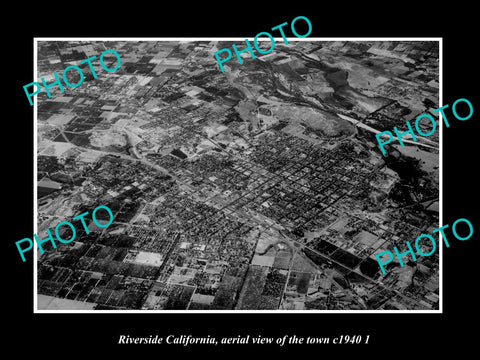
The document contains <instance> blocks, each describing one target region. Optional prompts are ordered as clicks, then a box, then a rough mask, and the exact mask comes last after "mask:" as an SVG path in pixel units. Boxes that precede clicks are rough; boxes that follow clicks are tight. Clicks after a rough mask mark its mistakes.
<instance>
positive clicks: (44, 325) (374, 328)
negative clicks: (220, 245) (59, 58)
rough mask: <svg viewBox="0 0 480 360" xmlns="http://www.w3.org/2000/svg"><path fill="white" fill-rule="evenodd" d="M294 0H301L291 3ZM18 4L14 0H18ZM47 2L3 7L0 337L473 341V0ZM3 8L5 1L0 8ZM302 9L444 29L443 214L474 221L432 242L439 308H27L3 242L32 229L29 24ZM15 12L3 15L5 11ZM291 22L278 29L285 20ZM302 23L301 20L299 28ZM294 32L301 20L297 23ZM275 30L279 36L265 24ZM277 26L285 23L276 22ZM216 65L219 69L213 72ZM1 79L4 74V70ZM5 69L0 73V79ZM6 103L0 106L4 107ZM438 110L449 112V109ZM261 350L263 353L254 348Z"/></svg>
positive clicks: (241, 19) (199, 349) (192, 32)
mask: <svg viewBox="0 0 480 360" xmlns="http://www.w3.org/2000/svg"><path fill="white" fill-rule="evenodd" d="M298 3H299V2H298ZM23 4H25V3H23ZM176 6H177V8H172V6H171V5H168V4H167V3H161V2H157V3H155V2H152V3H141V2H139V1H136V2H131V3H113V2H112V3H111V4H108V5H105V4H103V3H102V4H99V3H81V4H80V3H77V4H76V5H69V6H66V5H65V3H60V4H55V3H54V2H48V4H47V3H43V4H38V5H33V6H29V7H27V6H26V5H25V6H24V8H18V9H14V10H13V11H12V10H11V9H9V10H8V11H5V12H4V17H5V21H4V22H3V23H2V25H1V26H2V29H3V43H4V46H5V47H4V52H3V56H2V65H3V66H2V68H3V71H4V73H5V74H6V75H7V76H6V82H7V84H5V83H4V84H3V104H4V107H3V109H4V111H3V112H2V113H3V125H4V127H6V131H4V134H3V140H4V146H3V149H4V156H3V158H2V160H3V161H2V170H3V171H2V173H3V181H2V182H3V184H4V186H3V190H4V191H5V193H6V196H3V209H4V211H3V218H2V220H3V221H2V222H3V223H4V236H3V239H2V244H3V248H2V250H3V253H2V255H3V256H2V257H3V260H4V263H5V266H4V267H3V268H4V271H3V277H2V282H3V284H2V285H3V288H2V302H4V303H5V304H4V305H3V307H2V309H3V313H4V315H3V321H2V328H3V330H4V332H5V330H6V335H4V337H3V340H4V341H3V343H4V346H5V345H6V346H7V347H11V349H15V350H16V351H17V352H18V351H20V353H21V352H23V351H28V350H30V349H31V350H32V351H34V356H39V355H40V357H41V358H43V357H44V356H45V357H46V356H48V357H49V358H54V359H55V358H60V357H62V358H65V357H70V356H74V355H83V356H93V357H97V356H98V355H104V354H105V355H107V354H108V355H113V356H116V355H119V356H122V357H123V355H125V356H129V355H137V354H140V355H141V354H144V353H145V354H146V353H147V352H148V353H150V354H151V355H153V356H155V358H162V357H165V356H168V355H170V354H173V353H175V354H176V355H180V356H181V358H183V356H198V355H199V353H206V354H211V355H214V354H215V353H221V354H223V355H222V356H225V355H229V354H241V353H246V352H249V353H252V354H259V353H262V354H263V353H265V355H270V356H278V353H279V352H281V353H283V354H284V355H298V354H304V353H305V354H307V352H308V353H310V355H313V356H315V358H323V357H324V356H325V355H339V356H343V355H345V354H347V353H348V354H351V355H360V356H367V355H369V356H381V357H382V358H385V357H388V356H393V357H396V356H397V355H401V356H427V355H433V354H436V353H438V354H440V353H442V352H444V351H445V350H446V349H449V348H452V349H453V350H454V351H458V354H466V353H468V350H469V349H472V348H473V345H474V344H475V340H476V339H475V335H476V333H477V334H478V331H476V330H475V329H476V327H477V325H476V324H475V318H476V317H477V316H476V314H477V308H478V306H479V304H478V301H477V298H476V295H475V293H476V292H478V291H477V289H478V285H477V284H476V283H475V276H476V270H474V267H475V265H476V264H475V263H476V261H475V260H476V258H477V256H478V241H479V235H480V227H479V226H478V223H479V222H478V217H479V216H478V212H475V211H474V208H475V205H476V201H478V199H479V198H480V197H479V196H478V195H479V194H478V193H479V192H478V188H477V187H476V180H477V178H476V175H477V167H478V165H477V164H478V161H477V159H476V154H477V153H478V150H475V148H474V147H475V146H476V145H477V146H478V143H479V141H477V140H476V138H478V133H477V131H476V130H477V129H478V126H477V125H476V124H477V123H478V121H479V120H478V115H479V113H480V102H479V99H478V95H477V93H474V91H473V88H474V86H476V85H477V84H476V81H478V79H479V76H478V72H479V70H478V62H477V43H478V42H477V37H476V36H475V33H478V31H477V32H476V31H475V30H478V26H477V25H478V24H477V23H476V21H478V20H476V19H475V18H474V14H475V12H476V11H475V10H474V9H473V7H470V6H468V5H462V4H461V3H460V2H458V1H457V2H455V3H449V4H448V8H446V7H442V5H440V3H438V2H437V3H436V5H435V6H433V5H430V6H428V5H420V2H418V1H417V2H414V3H409V2H405V1H404V2H398V3H392V2H383V3H381V4H379V5H376V4H374V3H372V2H365V3H362V2H355V5H349V4H348V3H346V2H332V3H330V4H325V3H323V2H312V4H310V2H302V4H297V3H295V2H294V3H285V4H284V5H281V4H280V3H275V4H266V3H265V2H264V3H263V5H262V6H260V4H259V3H257V4H255V5H252V6H249V5H247V3H244V2H228V3H227V2H223V3H220V4H214V3H211V2H209V3H206V2H204V3H198V2H196V3H195V5H191V4H188V3H186V2H184V3H178V4H176ZM4 10H6V9H4ZM300 15H302V16H306V17H308V18H309V19H310V21H311V23H312V26H313V32H312V34H311V35H310V37H406V36H409V37H430V36H433V37H443V60H444V63H443V80H444V83H443V103H444V104H450V105H451V104H452V103H453V102H454V101H455V100H457V99H458V98H467V99H469V100H470V101H471V103H472V104H473V107H474V114H473V116H472V117H471V118H470V119H469V120H468V121H464V122H461V121H457V120H454V119H453V120H452V121H450V125H451V126H450V128H448V129H447V128H445V127H444V128H443V145H444V148H443V149H444V150H443V200H444V201H443V214H444V217H443V223H444V224H452V223H453V222H454V221H455V220H456V219H458V218H462V217H464V218H467V219H469V220H470V221H471V222H472V223H473V224H474V229H475V231H474V235H473V237H472V238H470V239H469V240H468V241H465V242H460V241H457V240H453V241H451V242H450V244H451V247H450V248H448V249H446V248H444V251H443V254H444V257H443V260H444V266H443V293H444V313H443V314H415V313H412V314H310V313H309V314H244V313H241V312H239V313H238V314H151V313H149V314H33V261H32V260H33V257H32V255H31V254H32V252H30V253H29V255H27V261H26V262H24V263H22V261H21V259H20V257H19V255H18V252H17V249H16V247H15V241H17V240H20V239H22V238H24V237H32V235H33V153H34V150H33V108H32V107H30V105H29V103H28V101H27V100H26V97H25V93H24V92H23V85H25V84H27V83H30V82H31V81H33V79H34V76H33V38H34V37H73V36H75V37H80V36H90V37H92V36H98V37H107V36H112V37H169V36H171V37H183V36H184V37H196V36H198V37H200V36H201V37H207V36H216V37H225V36H245V37H253V36H255V35H256V34H257V33H259V32H261V31H268V30H269V29H270V28H272V27H273V26H276V25H279V24H281V23H283V22H285V21H287V22H289V23H290V22H291V20H293V19H294V18H295V17H296V16H300ZM10 18H11V19H12V20H14V21H13V22H8V20H9V19H10ZM288 31H289V30H288ZM299 32H300V30H299ZM300 33H302V32H300ZM275 36H278V35H275ZM287 36H288V33H287ZM219 75H220V72H219ZM4 79H5V78H4ZM4 81H5V80H4ZM5 110H6V111H5ZM447 114H448V113H447ZM120 334H123V335H127V334H128V335H130V336H132V337H133V336H139V337H140V336H149V335H150V334H153V335H159V336H163V337H164V336H167V335H170V334H175V335H180V334H184V335H188V334H191V335H193V336H207V335H211V336H217V337H223V336H237V335H247V334H249V335H251V336H256V335H262V336H264V337H274V336H283V335H286V334H289V335H292V334H295V335H297V336H305V337H306V336H312V337H331V338H333V337H335V336H339V335H363V336H364V337H365V336H366V335H370V341H369V345H307V346H306V345H303V346H299V345H296V346H293V345H290V346H284V347H281V348H280V347H278V346H277V345H271V346H268V345H258V346H252V345H250V346H245V345H241V346H232V345H230V346H220V345H219V346H216V347H215V346H208V345H203V346H202V345H197V346H188V347H186V348H184V347H182V346H173V345H169V346H163V345H128V346H127V345H122V346H120V345H118V344H117V341H118V336H119V335H120ZM262 356H264V355H262Z"/></svg>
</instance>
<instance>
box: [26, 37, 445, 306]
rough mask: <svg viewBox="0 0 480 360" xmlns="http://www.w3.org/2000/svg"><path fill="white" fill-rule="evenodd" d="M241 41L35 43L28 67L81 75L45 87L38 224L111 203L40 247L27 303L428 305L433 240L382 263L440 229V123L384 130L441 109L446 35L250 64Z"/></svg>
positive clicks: (345, 43)
mask: <svg viewBox="0 0 480 360" xmlns="http://www.w3.org/2000/svg"><path fill="white" fill-rule="evenodd" d="M280 40H281V39H280ZM232 44H236V45H237V47H238V48H239V49H240V48H244V47H245V41H244V40H241V39H238V40H228V41H227V40H224V39H221V40H218V39H208V38H201V39H195V38H191V39H186V40H182V39H177V40H169V39H155V40H149V39H145V40H129V39H128V38H126V39H124V40H122V39H115V40H108V39H102V40H97V39H88V38H87V39H78V40H75V41H73V40H69V39H65V40H61V39H60V40H59V39H55V40H49V39H40V40H38V41H37V42H36V45H37V47H36V49H35V51H36V54H37V57H36V59H37V64H36V66H37V78H38V79H40V78H44V79H46V80H47V82H48V83H52V82H53V81H54V80H55V79H54V77H53V76H52V74H53V73H55V72H56V73H58V74H61V73H62V72H63V71H64V69H65V68H67V67H68V66H71V65H75V66H79V67H80V68H81V69H82V71H83V74H84V77H83V82H82V83H81V85H79V86H77V87H75V88H73V87H67V86H64V89H63V90H64V91H63V92H62V91H60V88H59V87H58V86H52V87H51V88H50V93H51V97H48V96H47V93H46V92H45V91H42V92H40V93H39V94H38V95H37V96H36V102H37V104H36V114H35V115H36V119H37V122H36V131H37V133H36V141H37V144H36V145H37V146H36V149H35V153H36V166H37V172H36V175H35V176H36V182H37V183H36V186H37V199H36V204H37V209H36V210H37V219H36V221H37V226H38V229H37V234H38V236H39V238H45V237H46V232H45V231H46V229H47V228H50V229H51V231H52V233H53V229H54V228H55V226H56V225H57V224H58V223H60V222H62V221H71V219H72V218H73V217H75V216H76V215H78V214H81V213H85V212H88V213H89V214H91V213H92V211H93V210H94V209H95V208H96V207H98V206H107V207H108V208H109V209H111V211H112V214H113V222H111V224H110V225H109V226H108V227H98V226H96V225H95V224H94V223H93V222H92V219H91V218H89V217H85V221H86V227H87V228H88V231H85V230H84V229H83V228H82V226H81V224H80V223H79V222H78V221H77V222H76V223H75V226H76V227H77V226H79V227H77V231H76V237H75V240H74V241H72V242H70V243H68V244H61V243H58V244H57V247H56V248H53V247H52V246H51V244H47V243H45V244H43V249H44V253H43V254H41V253H40V252H39V251H38V250H37V249H36V248H35V251H37V256H38V258H37V263H36V279H35V281H36V284H37V289H36V290H37V294H36V296H37V299H36V301H37V310H52V311H53V310H72V311H77V310H82V311H85V310H91V311H92V312H95V311H96V310H103V311H107V310H116V311H125V310H128V311H131V310H137V311H145V312H148V311H157V312H158V311H166V310H174V311H181V312H189V311H197V312H198V311H202V312H209V311H217V312H218V311H225V310H227V311H231V312H236V311H243V310H248V311H263V312H266V311H268V312H281V311H289V312H312V313H313V312H322V311H329V312H335V311H356V312H361V311H379V312H381V311H386V310H388V311H393V312H395V311H398V312H402V311H410V310H421V311H426V312H428V311H438V310H439V308H440V301H441V299H440V292H441V283H440V281H439V278H440V275H441V266H440V264H441V262H440V258H439V252H438V251H436V252H434V253H433V254H432V255H431V256H428V257H418V258H417V259H416V261H412V260H411V257H410V260H409V257H408V256H407V255H406V256H404V257H403V258H402V259H403V260H404V261H403V262H399V260H398V259H397V258H394V259H393V260H392V261H391V262H390V263H389V264H388V266H386V267H385V270H386V271H385V273H382V271H380V267H379V263H378V262H377V258H376V257H375V255H376V254H379V253H381V252H384V251H390V252H392V253H394V247H396V248H397V249H398V251H400V252H405V251H407V250H408V249H407V248H406V246H405V241H406V240H409V241H410V242H413V241H414V240H415V239H416V238H417V237H418V236H419V235H421V234H426V233H431V232H432V230H433V229H436V228H438V227H439V226H440V225H439V212H440V210H439V200H440V197H439V189H440V174H441V170H442V169H441V166H440V165H441V164H440V157H439V154H440V151H441V148H440V146H439V144H440V142H439V128H440V126H441V125H440V122H441V121H440V120H439V118H438V116H436V118H435V119H436V120H437V130H436V131H435V132H434V134H433V135H432V136H429V137H417V139H416V141H408V142H407V141H405V144H404V146H401V144H400V143H399V142H398V141H397V142H392V143H391V144H389V145H388V147H387V150H388V151H387V152H386V154H385V155H384V154H382V152H381V150H380V148H379V145H378V142H377V139H376V138H375V135H376V134H377V133H379V132H383V131H392V129H393V128H394V127H397V129H398V131H399V132H405V131H407V130H408V128H407V125H406V122H407V121H410V122H411V123H412V124H413V123H414V121H415V118H416V117H417V116H419V115H421V114H424V113H432V110H433V109H436V108H438V107H439V101H440V100H439V97H440V84H439V82H440V79H439V76H440V70H441V53H440V49H439V41H438V39H433V40H428V39H427V40H415V39H411V40H396V39H391V40H389V39H384V40H369V39H362V40H355V39H351V40H335V39H332V40H318V39H315V38H312V39H296V38H289V43H288V45H286V44H284V43H282V42H281V41H277V42H276V43H275V49H274V51H272V52H270V53H268V54H260V53H257V54H256V56H255V58H252V57H251V55H250V54H249V53H248V52H244V53H242V54H241V58H242V62H243V63H242V64H240V63H239V61H238V59H237V58H236V56H235V53H234V52H233V50H232ZM260 45H261V46H264V47H265V48H266V49H268V48H269V47H270V43H269V41H268V40H265V41H264V42H260ZM224 48H229V49H230V50H232V53H233V56H232V58H231V59H230V60H229V61H226V62H224V63H223V64H222V66H223V68H224V70H225V71H224V72H222V71H221V70H220V68H219V64H218V63H217V61H216V59H215V56H214V53H215V52H217V51H219V50H220V49H224ZM109 49H111V50H114V51H115V52H116V53H117V54H118V55H119V57H120V59H121V63H120V66H118V68H117V69H116V70H115V71H114V72H113V71H112V72H106V71H103V70H102V67H101V66H100V64H99V62H98V60H99V59H98V58H99V55H100V54H102V53H103V52H105V51H106V50H109ZM95 55H96V56H97V58H96V60H93V61H92V63H91V66H92V67H93V68H94V69H95V71H96V76H94V74H92V71H91V68H90V67H89V64H87V63H81V61H82V60H84V59H88V58H90V57H92V56H95ZM117 61H118V59H117V58H116V57H115V56H113V55H112V53H108V55H107V54H106V55H105V57H104V58H103V62H104V64H105V65H106V66H107V67H108V68H114V67H115V65H116V64H117ZM68 76H69V78H68V81H69V82H70V83H72V84H76V83H79V81H80V80H81V79H79V74H78V73H76V72H75V71H71V72H69V73H68ZM38 81H39V80H38ZM25 106H28V103H27V105H25ZM437 115H438V114H437ZM421 130H422V131H423V132H424V133H429V132H431V131H432V124H431V123H430V122H428V121H427V122H422V123H421ZM444 130H445V129H444ZM447 131H450V130H447ZM432 132H433V131H432ZM406 138H407V136H406V137H405V139H406ZM104 214H105V216H106V218H105V219H103V220H104V221H107V220H108V214H106V213H104V212H98V215H97V218H99V221H101V220H102V216H103V215H104ZM67 230H69V229H68V227H63V228H61V231H60V236H61V237H62V238H64V239H68V238H71V236H72V234H71V233H70V234H69V233H68V231H67ZM435 236H437V237H436V239H437V240H438V234H435ZM422 244H424V245H422V246H424V248H422V251H423V252H424V253H429V252H430V250H432V249H431V244H430V243H428V242H425V243H422ZM428 246H430V248H428ZM447 251H450V250H447Z"/></svg>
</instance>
